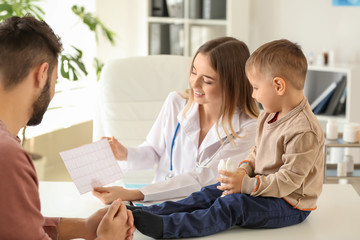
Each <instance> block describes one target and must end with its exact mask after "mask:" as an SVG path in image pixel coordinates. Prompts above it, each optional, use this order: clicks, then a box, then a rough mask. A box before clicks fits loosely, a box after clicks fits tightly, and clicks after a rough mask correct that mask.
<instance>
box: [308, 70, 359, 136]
mask: <svg viewBox="0 0 360 240" xmlns="http://www.w3.org/2000/svg"><path fill="white" fill-rule="evenodd" d="M344 76H345V77H346V102H345V113H342V114H340V115H325V114H323V113H322V114H317V115H316V116H317V118H318V120H319V122H320V124H321V126H322V127H323V130H324V131H325V126H326V122H327V121H328V120H329V119H336V120H338V122H339V129H342V127H343V125H344V123H346V122H354V123H360V111H358V108H357V103H358V102H359V100H360V97H359V94H358V93H357V90H358V89H360V81H359V80H360V66H355V65H344V64H336V65H333V66H317V65H309V66H308V72H307V75H306V80H305V87H304V94H305V96H306V97H307V98H308V100H309V103H310V105H311V104H312V103H313V102H314V100H315V99H316V98H318V97H319V96H320V95H321V94H322V93H323V92H324V91H325V90H326V89H327V88H328V87H329V86H330V85H331V84H333V83H334V82H338V81H339V80H340V79H342V78H343V77H344Z"/></svg>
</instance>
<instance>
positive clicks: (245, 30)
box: [146, 0, 250, 56]
mask: <svg viewBox="0 0 360 240" xmlns="http://www.w3.org/2000/svg"><path fill="white" fill-rule="evenodd" d="M146 2H147V10H148V11H147V17H146V21H147V28H148V30H147V34H148V35H147V39H148V44H147V45H148V51H147V52H148V53H149V54H150V55H151V54H174V55H179V52H180V50H179V49H181V54H180V55H184V56H193V54H194V53H195V52H196V50H197V49H198V48H199V47H200V46H201V45H202V44H204V43H205V42H206V41H208V40H210V39H213V38H217V37H222V36H232V37H235V38H237V39H239V40H242V41H244V42H245V43H247V42H248V41H249V21H250V13H249V12H250V0H241V1H238V0H226V9H225V10H226V19H216V18H214V19H208V18H193V17H194V16H195V15H193V14H192V13H194V12H196V11H192V10H194V9H195V8H192V9H190V8H191V7H198V5H196V3H195V0H183V1H182V3H183V14H179V15H176V14H173V15H171V16H184V17H175V18H174V17H168V16H163V17H162V16H153V15H152V14H153V13H152V0H148V1H146ZM180 2H181V1H180ZM222 2H225V0H222ZM218 3H219V2H218ZM160 8H161V7H160ZM200 12H201V13H198V15H197V16H201V15H202V10H200ZM165 14H166V13H165ZM156 23H159V24H161V25H162V26H154V25H156ZM165 24H168V25H169V26H166V25H165ZM164 25H165V26H164ZM173 25H182V26H181V29H179V28H178V30H174V29H176V26H173ZM160 28H161V29H162V30H160ZM169 28H170V30H169ZM171 28H172V29H171ZM168 35H169V36H168ZM172 49H176V50H175V51H174V50H172Z"/></svg>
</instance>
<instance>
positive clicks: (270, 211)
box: [142, 184, 310, 238]
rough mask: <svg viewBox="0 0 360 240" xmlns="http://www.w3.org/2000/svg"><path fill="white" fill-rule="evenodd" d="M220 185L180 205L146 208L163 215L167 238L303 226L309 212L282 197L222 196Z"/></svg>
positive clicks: (165, 236) (195, 195)
mask: <svg viewBox="0 0 360 240" xmlns="http://www.w3.org/2000/svg"><path fill="white" fill-rule="evenodd" d="M217 185H218V184H214V185H210V186H207V187H204V188H202V189H201V191H199V192H195V193H193V194H191V195H190V196H189V197H187V198H185V199H182V200H180V201H177V202H171V201H168V202H164V203H162V204H160V205H152V206H148V207H143V208H142V209H143V210H145V211H148V212H151V213H153V214H157V215H161V217H162V219H163V222H164V229H163V237H164V238H185V237H200V236H207V235H211V234H215V233H218V232H221V231H225V230H227V229H229V228H230V227H231V226H233V225H235V224H236V225H238V226H241V227H244V228H280V227H286V226H290V225H294V224H297V223H301V222H302V221H304V220H305V219H306V217H307V216H308V215H309V214H310V211H301V210H298V209H296V208H294V207H292V206H291V205H290V204H288V203H287V202H286V201H285V200H283V199H281V198H272V197H251V196H249V195H246V194H230V195H227V196H225V197H220V196H221V194H222V191H220V190H218V189H217V188H216V187H217Z"/></svg>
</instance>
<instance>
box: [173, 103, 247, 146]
mask: <svg viewBox="0 0 360 240" xmlns="http://www.w3.org/2000/svg"><path fill="white" fill-rule="evenodd" d="M240 114H241V113H240V111H239V110H238V109H237V110H236V111H235V113H234V116H233V118H232V126H233V128H234V130H235V132H237V133H239V132H240V130H241V129H240ZM177 119H178V121H179V123H180V126H181V128H182V131H183V132H184V133H185V134H186V135H187V136H188V137H190V139H191V140H192V142H193V143H194V144H195V146H196V148H197V146H198V145H199V135H200V118H199V104H197V103H193V104H192V105H191V107H190V108H189V110H188V111H187V113H186V116H185V117H184V116H183V111H181V112H179V114H178V116H177ZM221 123H222V117H221V118H220V120H219V124H218V129H219V134H220V137H221V139H222V140H223V141H224V140H225V139H226V133H225V131H224V128H223V127H222V124H221ZM218 141H219V135H218V133H217V131H216V124H214V125H213V126H212V127H211V129H210V130H209V132H208V133H207V135H206V136H205V138H204V140H203V142H202V143H201V146H200V148H199V153H200V152H202V151H203V150H204V149H206V148H207V147H208V146H210V145H212V144H214V143H216V142H218Z"/></svg>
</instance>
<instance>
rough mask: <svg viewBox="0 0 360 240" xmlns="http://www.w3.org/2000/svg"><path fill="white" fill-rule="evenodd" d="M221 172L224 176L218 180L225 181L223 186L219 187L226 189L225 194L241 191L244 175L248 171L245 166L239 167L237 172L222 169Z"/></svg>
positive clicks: (219, 187)
mask: <svg viewBox="0 0 360 240" xmlns="http://www.w3.org/2000/svg"><path fill="white" fill-rule="evenodd" d="M219 174H221V175H223V176H224V177H219V178H217V179H216V180H218V181H219V182H220V183H223V184H222V185H221V186H218V187H217V188H218V189H219V190H222V191H224V192H223V195H225V196H226V195H229V194H232V193H241V185H242V181H243V178H244V176H245V175H246V171H245V169H243V168H238V169H237V170H236V172H228V171H223V170H220V171H219Z"/></svg>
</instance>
